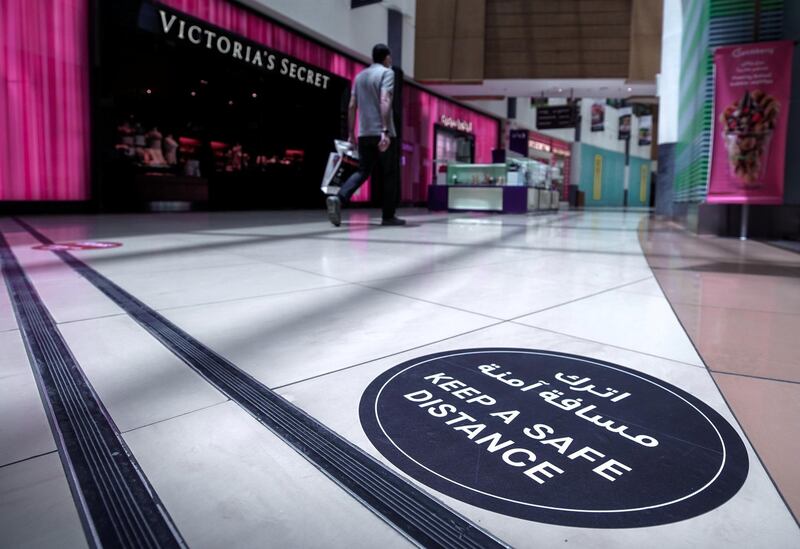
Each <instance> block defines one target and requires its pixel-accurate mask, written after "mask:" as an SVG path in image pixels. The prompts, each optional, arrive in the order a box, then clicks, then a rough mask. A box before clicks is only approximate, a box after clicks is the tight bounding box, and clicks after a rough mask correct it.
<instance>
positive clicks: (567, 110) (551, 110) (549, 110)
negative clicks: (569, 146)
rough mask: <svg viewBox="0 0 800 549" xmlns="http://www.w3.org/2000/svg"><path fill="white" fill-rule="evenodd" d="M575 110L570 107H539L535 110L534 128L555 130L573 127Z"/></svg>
mask: <svg viewBox="0 0 800 549" xmlns="http://www.w3.org/2000/svg"><path fill="white" fill-rule="evenodd" d="M575 118H576V117H575V108H574V107H573V106H572V105H561V106H557V107H539V108H537V109H536V128H537V129H540V130H557V129H559V128H574V127H575Z"/></svg>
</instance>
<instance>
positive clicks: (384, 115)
mask: <svg viewBox="0 0 800 549" xmlns="http://www.w3.org/2000/svg"><path fill="white" fill-rule="evenodd" d="M391 116H392V92H391V91H389V90H381V124H382V125H383V128H385V129H387V130H388V129H389V127H390V124H389V119H390V118H391Z"/></svg>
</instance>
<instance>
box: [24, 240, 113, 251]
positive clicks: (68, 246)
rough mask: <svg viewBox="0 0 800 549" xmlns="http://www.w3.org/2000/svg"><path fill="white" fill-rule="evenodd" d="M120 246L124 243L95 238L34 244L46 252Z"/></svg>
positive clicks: (103, 248) (37, 248) (35, 247)
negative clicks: (96, 239) (97, 240)
mask: <svg viewBox="0 0 800 549" xmlns="http://www.w3.org/2000/svg"><path fill="white" fill-rule="evenodd" d="M120 246H122V244H120V243H119V242H96V241H93V240H84V241H81V242H61V243H57V244H39V245H37V246H34V247H33V249H34V250H41V251H44V252H75V251H81V250H107V249H109V248H119V247H120Z"/></svg>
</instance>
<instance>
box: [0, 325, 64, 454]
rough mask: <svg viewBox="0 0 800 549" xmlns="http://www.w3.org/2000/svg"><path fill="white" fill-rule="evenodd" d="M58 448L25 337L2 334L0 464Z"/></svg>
mask: <svg viewBox="0 0 800 549" xmlns="http://www.w3.org/2000/svg"><path fill="white" fill-rule="evenodd" d="M55 449H56V445H55V441H54V440H53V435H52V434H51V432H50V425H49V423H48V422H47V416H45V412H44V408H43V406H42V400H41V397H40V396H39V390H38V388H37V386H36V380H35V379H34V376H33V371H32V370H31V367H30V364H29V363H28V355H27V353H26V352H25V347H24V345H23V343H22V337H21V335H20V333H19V332H16V331H13V332H4V333H0V466H3V465H7V464H9V463H13V462H15V461H20V460H23V459H28V458H31V457H33V456H37V455H40V454H44V453H47V452H52V451H54V450H55Z"/></svg>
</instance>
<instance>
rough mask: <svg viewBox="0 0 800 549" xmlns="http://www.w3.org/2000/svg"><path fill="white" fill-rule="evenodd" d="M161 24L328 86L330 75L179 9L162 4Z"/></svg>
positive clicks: (181, 36)
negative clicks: (189, 16)
mask: <svg viewBox="0 0 800 549" xmlns="http://www.w3.org/2000/svg"><path fill="white" fill-rule="evenodd" d="M158 28H159V30H160V32H161V33H162V34H164V35H166V36H168V37H170V38H177V39H178V40H183V41H185V42H188V43H190V44H192V45H194V46H197V47H200V48H206V49H208V50H212V51H216V52H217V53H219V54H221V55H225V56H229V57H231V58H233V59H236V60H238V61H241V62H242V63H248V64H250V65H253V66H255V67H260V68H263V69H264V70H266V71H269V72H275V73H278V74H280V75H281V76H285V77H287V78H291V79H293V80H297V81H299V82H303V83H304V84H307V85H309V86H314V87H316V88H320V89H323V90H327V89H328V85H329V83H330V80H331V76H330V75H328V74H325V73H324V72H322V71H320V70H318V69H316V68H312V67H310V66H308V65H305V64H302V63H299V62H297V61H296V60H294V59H291V58H289V57H287V56H285V55H283V54H281V53H278V52H275V51H271V50H268V49H266V48H264V47H262V46H259V45H257V44H254V43H252V42H247V41H244V40H240V39H238V38H235V37H233V36H232V35H230V34H228V33H225V32H223V31H222V30H221V29H218V28H216V27H214V28H211V27H209V26H206V25H203V24H201V23H200V22H197V21H194V20H189V19H186V18H184V17H181V16H180V15H178V14H176V13H172V12H171V11H169V10H166V9H164V8H161V7H159V8H158Z"/></svg>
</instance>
